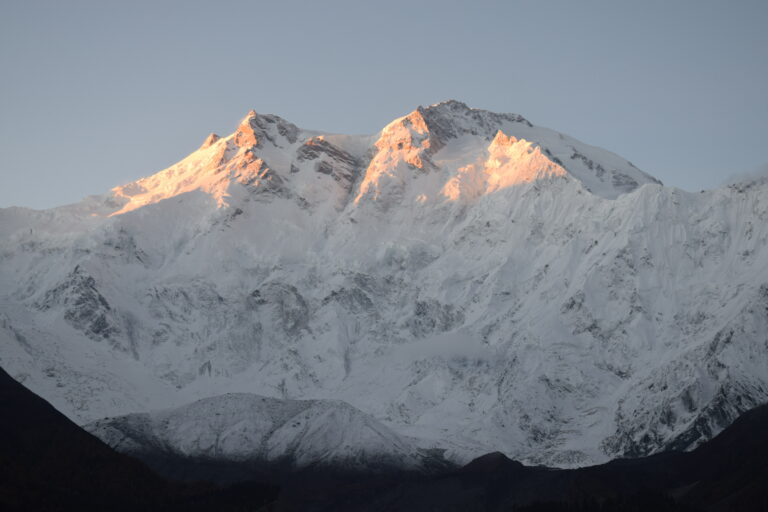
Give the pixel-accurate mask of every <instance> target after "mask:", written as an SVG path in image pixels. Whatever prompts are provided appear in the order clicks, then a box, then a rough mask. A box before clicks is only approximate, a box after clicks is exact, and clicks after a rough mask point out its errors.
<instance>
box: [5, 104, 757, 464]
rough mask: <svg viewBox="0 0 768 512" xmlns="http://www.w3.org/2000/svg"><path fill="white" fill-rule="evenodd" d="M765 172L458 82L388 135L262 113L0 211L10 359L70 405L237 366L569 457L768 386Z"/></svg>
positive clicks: (132, 408)
mask: <svg viewBox="0 0 768 512" xmlns="http://www.w3.org/2000/svg"><path fill="white" fill-rule="evenodd" d="M767 219H768V184H766V183H763V182H754V183H749V184H741V185H737V186H731V187H725V188H722V189H718V190H713V191H708V192H704V193H701V194H690V193H686V192H683V191H680V190H676V189H671V188H666V187H663V186H662V185H661V184H660V183H659V182H658V181H657V180H655V179H653V178H652V177H650V176H648V175H647V174H645V173H643V172H641V171H639V170H638V169H636V168H635V167H634V166H632V164H630V163H629V162H627V161H625V160H623V159H622V158H620V157H618V156H616V155H614V154H612V153H609V152H607V151H604V150H601V149H598V148H594V147H591V146H587V145H585V144H583V143H581V142H579V141H576V140H574V139H572V138H570V137H568V136H566V135H563V134H560V133H557V132H554V131H551V130H547V129H544V128H540V127H536V126H534V125H532V124H531V123H530V122H528V121H527V120H525V119H524V118H522V117H521V116H517V115H511V114H494V113H491V112H485V111H480V110H474V109H470V108H468V107H467V106H466V105H463V104H461V103H458V102H446V103H442V104H438V105H434V106H431V107H427V108H421V107H420V108H419V109H417V110H416V111H414V112H412V113H411V114H409V115H407V116H405V117H403V118H400V119H397V120H395V121H393V122H392V123H390V124H389V125H388V126H387V127H385V128H384V129H383V130H382V131H381V132H380V133H379V134H377V135H374V136H371V137H358V136H345V135H335V134H323V133H318V132H308V131H305V130H301V129H299V128H297V127H296V126H294V125H292V124H291V123H289V122H287V121H284V120H282V119H280V118H279V117H277V116H264V115H260V114H256V113H255V112H251V113H250V114H249V115H248V116H246V118H245V119H244V120H243V122H242V123H241V124H240V126H239V127H238V128H237V130H236V131H235V133H233V134H232V135H229V136H227V137H221V138H218V137H209V138H208V139H206V141H205V143H204V144H203V147H201V148H200V149H199V150H198V151H196V152H194V153H192V154H191V155H190V156H189V157H187V158H186V159H184V160H182V161H181V162H179V163H178V164H176V165H174V166H172V167H170V168H169V169H166V170H164V171H161V172H160V173H157V174H155V175H153V176H150V177H148V178H144V179H141V180H139V181H137V182H135V183H132V184H128V185H124V186H121V187H117V188H115V189H113V191H112V192H111V193H109V194H106V195H105V196H102V197H93V198H89V199H87V200H85V201H84V202H82V203H80V204H77V205H72V206H69V207H64V208H59V209H54V210H48V211H42V212H38V211H31V210H24V209H19V208H10V209H5V210H0V235H2V237H1V238H0V284H2V287H0V293H2V297H0V304H1V305H2V310H0V360H2V364H3V366H4V367H6V368H7V369H8V370H9V371H10V372H11V373H12V374H13V375H14V376H15V377H16V378H17V379H19V380H22V381H24V383H25V385H27V386H29V387H30V388H32V389H33V390H35V391H36V392H38V393H40V394H41V395H42V396H44V397H45V398H47V399H48V400H50V401H51V402H52V403H54V405H56V406H57V407H59V408H60V409H61V410H63V411H64V412H66V413H67V414H68V415H70V417H72V418H75V419H76V420H78V421H80V422H86V421H91V420H94V419H97V418H100V417H103V416H107V415H117V414H125V413H129V412H142V411H146V410H149V409H153V408H166V407H171V406H180V405H182V404H185V403H188V402H192V401H193V400H197V399H201V398H206V397H212V396H216V395H221V394H224V393H232V392H245V393H256V394H259V395H263V396H268V397H274V398H278V399H333V400H342V401H345V402H347V403H349V404H351V405H353V406H354V407H356V408H357V409H359V410H360V411H363V412H364V413H365V414H369V415H371V416H372V417H375V418H376V420H377V421H380V422H382V424H384V425H386V426H387V428H390V429H392V431H393V432H396V433H397V434H398V435H402V436H407V437H409V438H413V439H416V441H415V442H416V443H417V445H418V446H419V447H421V448H441V449H445V450H446V456H448V457H449V458H452V459H453V460H455V461H458V462H463V461H466V460H469V459H470V458H471V457H473V456H476V455H479V454H482V453H487V452H491V451H502V452H504V453H505V454H507V455H508V456H510V457H512V458H515V459H519V460H524V461H527V462H536V463H546V464H550V465H563V466H569V465H579V464H586V463H590V462H599V461H603V460H606V459H608V458H611V457H615V456H620V455H637V454H646V453H652V452H655V451H658V450H662V449H664V448H668V447H678V448H686V447H692V446H695V445H696V444H697V443H699V442H700V441H701V440H703V439H706V438H709V437H711V436H712V435H713V434H715V433H716V432H718V431H719V430H721V429H722V428H723V427H724V426H726V425H727V424H729V422H730V421H732V420H733V419H734V418H735V417H736V416H737V415H738V414H739V413H740V412H741V411H744V410H746V409H748V408H750V407H752V406H753V405H756V404H758V403H761V402H763V401H765V400H766V399H767V398H768V350H767V349H768V339H766V337H765V333H766V332H768V325H767V322H768V311H767V310H766V307H767V306H766V304H767V303H766V293H765V289H766V287H768V264H767V263H768V253H767V252H766V241H767V240H768V227H766V226H768V223H766V220H767Z"/></svg>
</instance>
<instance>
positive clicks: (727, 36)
mask: <svg viewBox="0 0 768 512" xmlns="http://www.w3.org/2000/svg"><path fill="white" fill-rule="evenodd" d="M766 27H768V2H766V1H765V0H755V1H751V0H743V1H732V2H726V1H724V0H723V1H718V2H712V1H706V0H698V1H674V0H665V1H655V0H652V1H643V2H638V1H631V2H630V1H618V0H614V1H607V0H606V1H589V0H583V1H574V0H564V1H546V0H539V1H507V2H490V1H481V0H474V1H466V2H456V1H449V0H442V1H439V2H438V1H435V2H427V1H424V2H418V1H415V0H411V1H379V2H376V3H374V2H364V1H349V2H342V1H323V2H318V1H315V2H291V1H281V2H277V1H274V2H245V1H218V0H217V1H213V0H209V1H206V2H198V1H190V0H187V1H152V2H144V1H137V0H133V1H131V2H126V1H124V0H123V1H109V0H100V1H78V0H69V1H35V0H24V1H22V0H17V1H11V0H3V1H2V2H1V3H0V69H2V70H3V71H2V74H1V75H0V206H2V207H4V206H10V205H21V206H30V207H35V208H43V207H50V206H55V205H60V204H65V203H71V202H74V201H77V200H79V199H81V198H82V197H84V196H86V195H89V194H97V193H102V192H105V191H107V190H109V189H110V188H111V187H113V186H115V185H118V184H121V183H125V182H128V181H131V180H134V179H137V178H139V177H141V176H145V175H148V174H152V173H153V172H155V171H158V170H160V169H162V168H164V167H166V166H168V165H170V164H172V163H174V162H175V161H177V160H179V159H180V158H182V157H183V156H185V155H186V154H188V153H189V152H191V151H193V150H194V149H196V148H197V146H198V145H199V144H200V143H201V142H202V141H203V139H204V138H205V136H206V135H207V134H208V133H209V132H212V131H215V132H217V133H221V134H226V133H229V132H231V131H232V130H233V129H234V127H235V126H236V124H237V122H238V120H239V119H240V118H241V117H242V116H243V115H245V113H246V112H247V111H248V110H249V109H251V108H254V109H256V110H257V111H259V112H264V113H275V114H278V115H280V116H282V117H284V118H286V119H288V120H289V121H292V122H294V123H295V124H297V125H299V126H302V127H305V128H314V129H321V130H328V131H335V132H342V133H373V132H376V131H377V130H379V129H381V128H382V127H383V126H384V125H385V124H386V123H387V122H388V121H390V120H392V119H394V118H395V117H398V116H400V115H403V114H405V113H407V112H409V111H411V110H413V109H414V108H415V107H416V106H418V105H420V104H423V105H426V104H431V103H435V102H438V101H441V100H444V99H448V98H454V99H458V100H461V101H464V102H465V103H467V104H469V105H470V106H473V107H477V108H486V109H489V110H494V111H499V112H515V113H519V114H522V115H524V116H526V117H527V118H529V119H530V120H531V121H532V122H534V123H536V124H539V125H543V126H547V127H550V128H554V129H556V130H559V131H563V132H565V133H568V134H570V135H573V136H575V137H577V138H579V139H581V140H583V141H584V142H587V143H590V144H594V145H597V146H602V147H604V148H607V149H610V150H612V151H614V152H616V153H619V154H621V155H622V156H624V157H626V158H628V159H629V160H631V161H632V162H633V163H635V164H636V165H637V166H638V167H640V168H641V169H643V170H645V171H647V172H649V173H651V174H653V175H655V176H657V177H659V178H660V179H661V180H663V181H664V182H665V183H666V184H669V185H674V186H678V187H681V188H685V189H688V190H699V189H702V188H711V187H714V186H717V185H718V184H720V183H721V182H722V181H723V180H725V179H726V178H727V177H728V176H729V175H732V174H734V173H744V172H750V171H752V170H754V169H756V168H758V167H760V166H764V165H765V164H766V163H768V150H767V149H766V148H768V143H767V142H766V141H765V136H766V134H768V94H767V92H768V29H767V28H766Z"/></svg>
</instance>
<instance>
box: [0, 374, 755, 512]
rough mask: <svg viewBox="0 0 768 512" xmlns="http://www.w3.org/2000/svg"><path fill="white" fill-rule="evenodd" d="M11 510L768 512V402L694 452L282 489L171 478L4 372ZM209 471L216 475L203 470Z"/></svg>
mask: <svg viewBox="0 0 768 512" xmlns="http://www.w3.org/2000/svg"><path fill="white" fill-rule="evenodd" d="M0 418H2V420H0V510H4V511H5V510H9V511H17V510H19V511H20V510H36V511H59V510H62V511H63V510H80V511H87V510H168V511H173V510H184V511H185V512H186V511H194V510H217V511H220V510H221V511H234V510H270V511H275V512H278V511H285V512H288V511H382V512H384V511H421V510H440V511H466V510H476V511H511V510H514V511H519V512H550V511H558V512H560V511H562V512H565V511H585V512H586V511H601V512H613V511H616V512H619V511H622V512H624V511H629V512H633V511H638V512H639V511H660V512H697V511H698V512H726V511H728V512H730V511H744V512H752V511H758V512H759V511H764V512H765V511H768V405H763V406H761V407H758V408H756V409H753V410H752V411H749V412H747V413H745V414H744V415H743V416H742V417H740V418H739V419H738V420H737V421H736V422H735V423H734V424H733V425H732V426H731V427H729V428H728V429H726V430H725V431H723V432H722V433H721V434H720V435H718V436H717V437H715V438H714V439H713V440H711V441H710V442H708V443H706V444H704V445H702V446H700V447H699V448H697V449H696V450H694V451H693V452H689V453H681V452H670V453H663V454H659V455H654V456H651V457H645V458H639V459H625V460H616V461H612V462H610V463H608V464H603V465H600V466H593V467H588V468H582V469H575V470H560V469H552V468H546V467H529V466H524V465H522V464H520V463H519V462H516V461H512V460H510V459H508V458H507V457H505V456H504V455H503V454H501V453H490V454H487V455H484V456H482V457H479V458H478V459H475V460H474V461H472V462H470V463H469V464H467V465H466V466H464V467H463V468H461V469H458V470H451V471H448V472H444V473H442V474H435V473H431V474H414V473H397V472H392V473H388V474H384V475H381V474H379V475H372V474H362V473H359V472H357V473H355V472H344V471H341V470H339V471H333V470H311V469H310V470H304V471H300V472H296V473H293V474H291V475H284V476H283V479H282V481H283V485H284V487H283V491H282V492H281V494H280V497H279V498H278V499H277V501H275V499H276V497H277V489H276V488H275V487H269V486H265V485H263V484H259V483H248V482H243V483H240V484H238V485H236V486H233V487H228V488H226V489H219V488H216V487H214V486H213V485H208V484H179V483H173V482H169V481H167V480H164V479H163V478H161V477H159V476H157V475H156V474H154V473H153V472H152V471H150V470H149V469H148V468H147V467H146V466H144V465H143V464H142V463H141V462H139V461H137V460H135V459H133V458H131V457H128V456H125V455H121V454H118V453H115V452H114V451H112V450H111V449H110V448H109V447H107V446H106V445H104V444H103V443H102V442H101V441H99V440H98V439H96V438H95V437H93V436H91V435H90V434H88V433H87V432H85V431H84V430H82V429H80V428H79V427H78V426H77V425H75V424H74V423H72V422H71V421H70V420H68V419H67V418H65V417H64V416H63V415H62V414H60V413H59V412H57V411H56V410H55V409H54V408H53V407H52V406H50V405H49V404H48V403H47V402H45V401H44V400H43V399H41V398H39V397H38V396H36V395H34V394H33V393H32V392H30V391H28V390H27V389H25V388H24V387H23V386H21V385H20V384H19V383H17V382H16V381H15V380H14V379H12V378H11V377H10V376H9V375H8V374H7V373H5V372H4V371H2V370H1V369H0ZM202 476H205V475H202Z"/></svg>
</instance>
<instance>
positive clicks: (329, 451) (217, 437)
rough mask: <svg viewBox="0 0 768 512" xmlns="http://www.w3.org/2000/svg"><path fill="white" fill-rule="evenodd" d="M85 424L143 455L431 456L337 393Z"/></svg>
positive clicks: (301, 463) (295, 460) (256, 399)
mask: <svg viewBox="0 0 768 512" xmlns="http://www.w3.org/2000/svg"><path fill="white" fill-rule="evenodd" d="M85 428H86V430H88V431H89V432H91V433H92V434H94V435H96V436H97V437H99V438H100V439H101V440H103V441H104V442H106V443H107V444H109V445H110V446H111V447H112V448H114V449H116V450H118V451H120V452H123V453H130V454H133V455H139V456H141V455H143V454H149V455H151V456H158V455H176V456H181V457H189V458H194V459H206V460H214V461H216V460H219V461H232V462H252V463H263V464H264V463H266V464H269V463H271V464H286V465H290V466H294V467H299V468H304V467H308V466H315V467H316V466H335V467H344V468H347V469H373V468H377V467H378V468H381V469H387V468H401V469H423V468H424V467H425V465H427V464H428V460H429V459H430V456H429V455H428V454H426V453H424V452H423V451H422V450H420V449H419V448H418V447H417V445H416V444H415V443H414V442H413V441H412V440H410V439H408V438H407V437H404V436H400V435H398V434H396V433H395V432H393V431H392V430H391V429H390V428H388V427H386V426H384V425H382V424H381V423H380V422H378V421H376V420H375V419H374V418H373V417H371V416H369V415H367V414H364V413H362V412H360V411H358V410H357V409H355V408H354V407H351V406H350V405H348V404H346V403H344V402H340V401H336V400H285V399H277V398H266V397H262V396H258V395H252V394H247V393H233V394H227V395H223V396H217V397H211V398H206V399H202V400H198V401H196V402H193V403H191V404H189V405H185V406H183V407H179V408H176V409H170V410H162V411H157V412H153V413H150V414H148V413H139V414H129V415H126V416H120V417H117V418H108V419H103V420H98V421H95V422H93V423H89V424H87V425H85Z"/></svg>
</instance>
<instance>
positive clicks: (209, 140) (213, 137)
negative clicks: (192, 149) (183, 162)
mask: <svg viewBox="0 0 768 512" xmlns="http://www.w3.org/2000/svg"><path fill="white" fill-rule="evenodd" d="M220 138H221V137H219V136H218V135H217V134H215V133H211V134H209V135H208V136H207V137H206V138H205V140H204V141H203V144H202V145H201V146H200V148H199V149H205V148H209V147H211V146H213V145H214V144H215V143H216V142H217V141H218V140H219V139H220Z"/></svg>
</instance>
